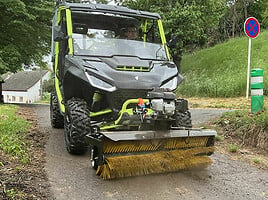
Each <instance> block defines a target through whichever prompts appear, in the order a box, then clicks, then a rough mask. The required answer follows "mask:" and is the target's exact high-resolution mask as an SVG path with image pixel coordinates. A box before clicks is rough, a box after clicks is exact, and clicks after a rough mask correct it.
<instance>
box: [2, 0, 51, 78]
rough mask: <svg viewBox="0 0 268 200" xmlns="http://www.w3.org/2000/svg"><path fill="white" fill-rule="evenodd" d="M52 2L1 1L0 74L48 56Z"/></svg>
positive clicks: (38, 62)
mask: <svg viewBox="0 0 268 200" xmlns="http://www.w3.org/2000/svg"><path fill="white" fill-rule="evenodd" d="M53 2H54V1H53V0H0V10H1V12H0V19H1V20H0V29H1V34H0V74H3V73H5V72H7V71H11V72H16V71H17V70H20V69H21V66H22V65H23V64H24V65H30V64H32V63H33V62H35V63H37V64H39V65H42V64H44V63H43V62H42V57H43V55H45V54H48V53H49V50H50V40H51V37H50V35H51V19H52V17H53V14H52V13H53V10H54V3H53Z"/></svg>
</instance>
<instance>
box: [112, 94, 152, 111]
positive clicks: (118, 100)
mask: <svg viewBox="0 0 268 200" xmlns="http://www.w3.org/2000/svg"><path fill="white" fill-rule="evenodd" d="M147 93H148V90H120V91H116V92H113V93H111V94H110V97H109V98H108V99H109V104H110V105H111V107H112V108H115V109H118V110H119V109H121V107H122V105H123V103H124V102H125V101H126V100H128V99H137V98H144V99H145V98H146V96H147Z"/></svg>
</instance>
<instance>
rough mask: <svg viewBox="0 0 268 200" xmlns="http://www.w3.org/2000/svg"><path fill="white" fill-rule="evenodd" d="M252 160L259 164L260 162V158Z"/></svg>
mask: <svg viewBox="0 0 268 200" xmlns="http://www.w3.org/2000/svg"><path fill="white" fill-rule="evenodd" d="M252 161H253V162H254V163H256V164H259V163H260V162H261V159H260V158H253V159H252Z"/></svg>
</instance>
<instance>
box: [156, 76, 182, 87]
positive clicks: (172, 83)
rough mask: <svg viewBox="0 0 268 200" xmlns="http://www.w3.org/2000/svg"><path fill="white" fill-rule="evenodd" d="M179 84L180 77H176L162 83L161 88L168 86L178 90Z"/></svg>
mask: <svg viewBox="0 0 268 200" xmlns="http://www.w3.org/2000/svg"><path fill="white" fill-rule="evenodd" d="M177 86H178V78H177V77H174V78H173V79H171V80H170V81H168V82H167V83H165V84H164V85H162V86H161V87H160V88H168V89H170V90H176V88H177Z"/></svg>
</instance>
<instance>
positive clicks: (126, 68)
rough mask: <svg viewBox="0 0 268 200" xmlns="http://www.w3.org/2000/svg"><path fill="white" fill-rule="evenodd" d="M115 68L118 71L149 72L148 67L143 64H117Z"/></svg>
mask: <svg viewBox="0 0 268 200" xmlns="http://www.w3.org/2000/svg"><path fill="white" fill-rule="evenodd" d="M116 69H117V70H119V71H131V72H149V71H150V68H149V67H144V66H117V67H116Z"/></svg>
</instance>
